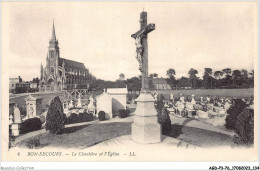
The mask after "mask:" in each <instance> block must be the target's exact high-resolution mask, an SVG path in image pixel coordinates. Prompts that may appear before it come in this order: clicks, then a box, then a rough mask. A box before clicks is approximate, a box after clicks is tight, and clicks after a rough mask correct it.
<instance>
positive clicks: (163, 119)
mask: <svg viewBox="0 0 260 171" xmlns="http://www.w3.org/2000/svg"><path fill="white" fill-rule="evenodd" d="M157 117H158V122H159V124H161V127H162V134H164V135H167V133H169V132H170V131H171V129H172V126H171V119H170V116H169V111H168V110H167V109H166V108H165V107H164V108H163V109H162V111H159V112H158V115H157Z"/></svg>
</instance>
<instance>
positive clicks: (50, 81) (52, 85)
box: [48, 79, 55, 91]
mask: <svg viewBox="0 0 260 171" xmlns="http://www.w3.org/2000/svg"><path fill="white" fill-rule="evenodd" d="M48 87H49V90H50V91H54V90H55V82H54V80H53V79H49V80H48Z"/></svg>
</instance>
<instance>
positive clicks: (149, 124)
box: [132, 93, 162, 144]
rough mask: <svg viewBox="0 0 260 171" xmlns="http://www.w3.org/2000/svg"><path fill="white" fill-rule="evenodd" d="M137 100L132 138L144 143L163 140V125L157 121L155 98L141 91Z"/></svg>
mask: <svg viewBox="0 0 260 171" xmlns="http://www.w3.org/2000/svg"><path fill="white" fill-rule="evenodd" d="M136 101H137V107H136V111H135V117H134V123H133V124H132V140H133V141H135V142H137V143H142V144H146V143H147V144H149V143H159V142H161V139H162V138H161V137H162V134H161V125H160V124H159V123H158V122H157V116H156V115H157V112H156V109H155V107H154V101H155V100H154V98H153V97H152V95H151V94H150V93H141V94H140V96H139V97H138V98H137V99H136Z"/></svg>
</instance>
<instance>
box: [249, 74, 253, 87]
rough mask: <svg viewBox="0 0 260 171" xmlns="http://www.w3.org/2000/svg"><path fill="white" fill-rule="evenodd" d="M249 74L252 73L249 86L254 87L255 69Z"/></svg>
mask: <svg viewBox="0 0 260 171" xmlns="http://www.w3.org/2000/svg"><path fill="white" fill-rule="evenodd" d="M249 75H250V77H249V78H248V79H249V86H250V87H254V70H252V71H251V72H250V73H249Z"/></svg>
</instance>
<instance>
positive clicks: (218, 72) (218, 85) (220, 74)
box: [214, 71, 223, 88]
mask: <svg viewBox="0 0 260 171" xmlns="http://www.w3.org/2000/svg"><path fill="white" fill-rule="evenodd" d="M222 76H223V72H222V71H215V72H214V77H215V78H216V79H217V87H218V88H219V87H220V78H221V77H222Z"/></svg>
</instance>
